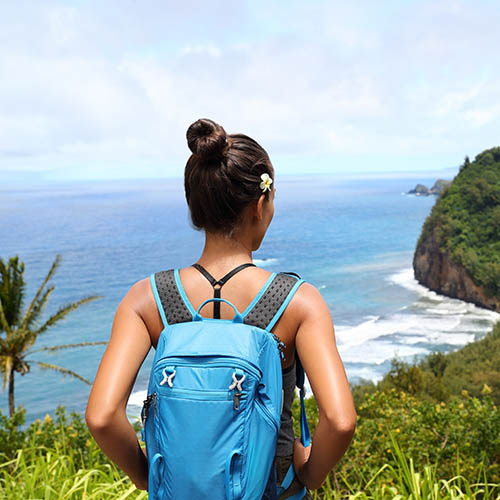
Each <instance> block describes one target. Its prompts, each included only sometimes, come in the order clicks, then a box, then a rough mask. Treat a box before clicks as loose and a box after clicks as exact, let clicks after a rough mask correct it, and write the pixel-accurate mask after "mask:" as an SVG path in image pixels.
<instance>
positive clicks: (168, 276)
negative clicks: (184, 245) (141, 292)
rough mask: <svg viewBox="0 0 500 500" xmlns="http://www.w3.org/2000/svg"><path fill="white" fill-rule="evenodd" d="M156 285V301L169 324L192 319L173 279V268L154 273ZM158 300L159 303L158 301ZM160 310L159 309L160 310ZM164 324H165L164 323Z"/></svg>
mask: <svg viewBox="0 0 500 500" xmlns="http://www.w3.org/2000/svg"><path fill="white" fill-rule="evenodd" d="M154 282H155V285H156V292H157V297H156V302H157V306H158V308H160V307H161V308H162V309H163V312H164V316H165V319H166V321H167V323H168V324H169V325H173V324H175V323H184V322H186V321H191V320H192V319H193V316H192V314H191V313H190V312H189V309H188V308H187V306H186V303H185V302H184V300H183V298H182V296H181V294H180V292H179V288H178V287H177V283H176V281H175V274H174V270H173V269H170V270H168V271H160V272H159V273H155V274H154ZM158 302H159V303H158ZM160 312H161V311H160ZM165 326H166V325H165Z"/></svg>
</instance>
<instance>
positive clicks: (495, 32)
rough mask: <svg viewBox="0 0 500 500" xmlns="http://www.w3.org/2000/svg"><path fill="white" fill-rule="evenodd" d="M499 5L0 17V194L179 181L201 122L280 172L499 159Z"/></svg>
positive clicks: (34, 12) (126, 7) (105, 7)
mask: <svg viewBox="0 0 500 500" xmlns="http://www.w3.org/2000/svg"><path fill="white" fill-rule="evenodd" d="M499 25H500V7H499V6H498V3H497V2H496V1H481V0H477V1H474V2H471V1H451V0H450V1H448V0H442V1H441V0H440V1H424V0H422V1H384V0H380V1H378V2H374V1H372V0H368V1H362V0H360V1H355V2H346V1H340V2H338V1H332V0H327V1H314V0H311V1H308V2H304V1H294V0H287V1H275V2H272V1H269V0H267V1H260V0H252V1H234V0H233V1H218V0H212V1H210V2H207V1H206V0H205V1H189V0H187V1H183V2H179V1H175V2H174V1H170V0H143V1H138V0H134V1H131V0H120V1H118V0H114V1H113V0H109V1H104V2H103V1H82V0H80V1H76V0H73V1H71V0H65V1H62V0H60V1H57V0H44V1H43V2H39V1H23V0H6V1H3V2H2V3H1V5H0V184H1V183H2V178H3V179H4V181H20V182H24V181H25V180H28V179H29V180H32V181H35V180H80V179H120V178H132V179H133V178H155V177H178V176H181V175H182V172H183V169H184V165H185V163H186V160H187V158H188V156H189V151H188V148H187V144H186V139H185V133H186V130H187V128H188V126H189V125H190V123H192V122H193V121H195V120H196V119H198V118H200V117H207V118H211V119H213V120H215V121H217V122H218V123H220V124H221V125H222V126H223V127H224V128H225V129H226V131H227V132H228V133H238V132H242V133H246V134H247V135H250V136H251V137H253V138H254V139H256V140H257V141H258V142H259V143H260V144H261V145H262V146H263V147H264V148H265V149H266V150H267V151H268V153H269V155H270V157H271V160H272V162H273V164H274V166H275V169H276V170H277V172H279V173H281V174H300V175H308V174H330V173H332V174H335V173H345V172H359V173H366V174H372V175H373V174H374V173H377V172H390V173H400V174H402V173H404V172H408V171H415V172H420V171H422V172H424V171H425V172H426V173H427V172H431V171H441V170H443V169H444V170H446V169H447V170H448V171H450V172H451V171H453V169H454V170H456V168H457V166H458V165H459V164H460V163H461V162H462V161H463V159H464V157H465V155H469V156H470V157H471V158H473V157H474V156H475V155H476V154H478V153H479V152H481V151H483V150H484V149H487V148H490V147H493V146H498V145H500V137H499V130H500V64H499V60H498V47H500V30H499V29H498V26H499Z"/></svg>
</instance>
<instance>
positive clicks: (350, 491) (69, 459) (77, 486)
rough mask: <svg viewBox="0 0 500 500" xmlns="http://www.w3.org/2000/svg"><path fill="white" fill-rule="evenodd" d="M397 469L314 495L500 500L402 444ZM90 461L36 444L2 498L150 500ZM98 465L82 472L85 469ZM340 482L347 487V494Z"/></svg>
mask: <svg viewBox="0 0 500 500" xmlns="http://www.w3.org/2000/svg"><path fill="white" fill-rule="evenodd" d="M392 443H393V449H394V453H395V456H396V466H395V467H394V466H391V465H388V464H386V465H384V466H383V467H381V468H380V470H379V471H378V472H376V473H375V474H374V475H373V476H372V477H370V478H363V480H362V481H360V483H358V484H362V488H361V489H360V488H359V486H357V487H352V486H350V485H349V484H347V482H346V481H345V480H344V479H345V478H342V477H339V478H336V479H335V478H334V477H333V476H331V477H329V478H328V479H327V481H326V483H325V484H324V485H323V487H322V489H321V490H319V491H317V492H314V493H313V498H314V499H315V500H341V499H342V500H344V499H345V500H348V499H349V500H350V499H352V500H356V499H359V500H385V499H394V500H400V499H401V500H403V499H408V500H410V499H411V500H458V499H478V500H479V499H480V500H493V499H497V498H500V485H499V484H488V483H487V482H485V481H483V482H481V480H480V478H478V481H477V482H474V483H473V482H470V481H469V480H467V479H465V478H464V477H462V476H461V475H460V473H459V471H457V475H456V476H455V477H453V478H451V479H447V480H445V479H438V478H437V470H438V468H437V465H427V466H425V467H424V468H423V470H421V471H417V470H415V467H414V465H413V460H412V459H411V458H408V457H407V456H406V455H405V453H404V452H403V451H402V450H401V448H400V447H399V445H398V443H397V442H396V441H395V440H394V439H392ZM90 448H91V449H90V455H89V456H88V457H87V458H86V460H85V461H84V460H82V456H81V451H80V450H78V449H69V448H67V447H65V446H60V445H58V444H57V443H56V444H55V446H53V447H51V448H48V447H39V446H36V444H35V443H34V442H33V441H32V442H31V444H30V445H29V446H27V447H26V448H24V449H20V450H18V451H17V454H16V456H15V458H14V459H12V460H9V461H6V462H3V463H2V464H0V498H4V499H6V500H21V499H22V500H27V499H43V500H52V499H54V500H56V499H57V500H63V499H64V500H66V499H67V500H73V499H74V500H76V499H78V500H80V499H86V500H91V499H95V500H107V499H110V500H111V499H113V500H124V499H146V498H147V493H146V492H145V491H138V490H136V489H135V487H134V486H133V485H132V484H131V482H130V480H129V479H128V478H126V477H124V476H123V473H121V472H120V471H119V469H117V468H116V467H115V466H114V465H112V464H109V463H102V460H100V459H99V457H98V456H97V454H98V453H100V451H99V450H98V449H97V448H95V447H94V445H93V444H92V445H91V447H90ZM92 462H94V463H95V464H96V465H94V466H92V465H89V466H85V465H83V466H82V463H87V464H91V463H92ZM338 481H340V482H342V486H343V487H342V493H341V492H340V488H339V487H338V484H336V483H337V482H338Z"/></svg>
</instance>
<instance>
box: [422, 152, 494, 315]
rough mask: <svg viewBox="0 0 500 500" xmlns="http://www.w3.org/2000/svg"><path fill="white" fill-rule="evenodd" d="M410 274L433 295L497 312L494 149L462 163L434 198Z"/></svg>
mask: <svg viewBox="0 0 500 500" xmlns="http://www.w3.org/2000/svg"><path fill="white" fill-rule="evenodd" d="M413 269H414V273H415V279H416V280H417V281H418V282H419V283H421V284H422V285H424V286H426V287H427V288H430V289H431V290H434V291H435V292H437V293H440V294H443V295H447V296H449V297H453V298H457V299H462V300H465V301H467V302H472V303H474V304H476V305H478V306H480V307H484V308H486V309H491V310H493V311H498V312H500V148H492V149H489V150H487V151H484V152H483V153H481V154H479V155H477V156H476V158H475V160H474V161H473V162H469V160H468V159H466V162H465V163H464V164H463V165H462V167H461V168H460V172H459V173H458V174H457V176H456V177H455V179H454V180H453V182H452V184H451V185H449V186H447V187H446V188H445V189H444V190H443V192H442V193H441V194H440V195H439V197H438V199H437V200H436V203H435V205H434V207H433V208H432V211H431V214H430V215H429V216H428V217H427V219H426V221H425V223H424V226H423V228H422V233H421V235H420V238H419V241H418V243H417V247H416V250H415V253H414V256H413Z"/></svg>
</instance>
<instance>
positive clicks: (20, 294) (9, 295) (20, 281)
mask: <svg viewBox="0 0 500 500" xmlns="http://www.w3.org/2000/svg"><path fill="white" fill-rule="evenodd" d="M24 290H25V282H24V263H23V262H19V256H18V255H16V256H15V257H11V258H10V259H9V261H8V262H7V263H5V262H4V261H3V260H2V259H0V304H2V306H3V312H4V317H5V320H6V322H7V323H8V325H9V326H10V327H12V326H14V325H17V324H18V322H19V318H20V316H21V310H22V306H23V302H24ZM0 329H4V328H3V327H2V326H1V325H0Z"/></svg>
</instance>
